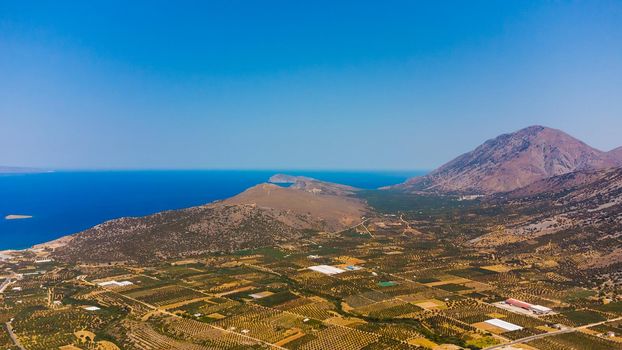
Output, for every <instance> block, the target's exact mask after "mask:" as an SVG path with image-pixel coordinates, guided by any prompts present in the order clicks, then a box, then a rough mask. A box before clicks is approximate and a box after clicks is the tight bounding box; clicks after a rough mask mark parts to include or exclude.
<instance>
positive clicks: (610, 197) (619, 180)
mask: <svg viewBox="0 0 622 350" xmlns="http://www.w3.org/2000/svg"><path fill="white" fill-rule="evenodd" d="M483 205H484V206H489V207H496V208H502V209H503V211H504V213H505V214H506V215H505V221H506V224H505V227H504V229H503V230H494V231H493V232H491V233H489V234H487V235H485V236H483V237H480V238H478V239H477V240H475V241H474V242H473V243H474V244H476V245H479V246H482V247H491V246H501V245H507V244H512V243H517V242H532V243H530V244H535V243H533V242H535V241H534V240H538V239H540V240H542V241H543V242H544V241H546V242H554V243H555V244H556V245H561V246H563V248H564V249H566V250H568V249H574V250H579V251H584V252H589V253H590V254H591V255H590V256H589V258H586V259H585V260H586V261H585V262H583V263H584V264H585V265H588V266H598V265H602V266H604V265H607V264H610V263H612V262H615V261H617V262H622V168H608V169H601V170H591V171H577V172H572V173H568V174H563V175H558V176H554V177H550V178H547V179H543V180H540V181H536V182H534V183H532V184H530V185H528V186H526V187H523V188H520V189H517V190H514V191H511V192H508V193H503V194H498V195H496V196H493V197H492V198H490V199H489V200H488V201H486V202H484V204H483ZM507 214H511V215H507ZM611 259H615V261H611Z"/></svg>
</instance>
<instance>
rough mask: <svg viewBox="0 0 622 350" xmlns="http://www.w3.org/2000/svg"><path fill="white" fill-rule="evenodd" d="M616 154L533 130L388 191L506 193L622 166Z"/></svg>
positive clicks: (538, 128)
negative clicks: (559, 177) (574, 174)
mask: <svg viewBox="0 0 622 350" xmlns="http://www.w3.org/2000/svg"><path fill="white" fill-rule="evenodd" d="M620 153H622V151H619V150H614V151H612V152H602V151H599V150H597V149H594V148H592V147H590V146H588V145H587V144H585V143H583V142H581V141H579V140H577V139H575V138H573V137H572V136H570V135H568V134H566V133H564V132H562V131H560V130H556V129H550V128H546V127H543V126H531V127H528V128H525V129H522V130H519V131H517V132H514V133H510V134H503V135H501V136H498V137H496V138H494V139H491V140H488V141H486V142H485V143H484V144H482V145H480V146H479V147H477V148H476V149H475V150H473V151H471V152H468V153H465V154H463V155H461V156H459V157H457V158H455V159H454V160H452V161H450V162H449V163H447V164H445V165H443V166H441V167H440V168H438V169H436V170H434V171H433V172H431V173H430V174H428V175H426V176H422V177H416V178H412V179H409V180H408V181H406V182H405V183H403V184H400V185H397V186H393V187H392V188H393V189H399V190H404V191H409V192H417V191H425V192H450V193H451V192H454V193H469V194H490V193H496V192H505V191H511V190H514V189H517V188H521V187H524V186H526V185H528V184H530V183H533V182H535V181H538V180H541V179H544V178H548V177H551V176H556V175H562V174H566V173H569V172H573V171H580V170H589V169H602V168H607V167H613V166H618V165H622V156H620V155H619V154H620Z"/></svg>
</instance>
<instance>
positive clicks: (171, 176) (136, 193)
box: [0, 170, 423, 250]
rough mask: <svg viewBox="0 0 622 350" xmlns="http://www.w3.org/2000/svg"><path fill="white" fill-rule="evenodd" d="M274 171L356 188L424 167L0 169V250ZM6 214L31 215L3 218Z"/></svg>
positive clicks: (220, 194)
mask: <svg viewBox="0 0 622 350" xmlns="http://www.w3.org/2000/svg"><path fill="white" fill-rule="evenodd" d="M279 172H281V173H286V174H291V175H305V176H310V177H314V178H317V179H320V180H325V181H331V182H337V183H342V184H347V185H351V186H355V187H360V188H377V187H380V186H385V185H391V184H396V183H400V182H402V181H404V180H405V179H406V178H408V177H411V176H414V175H420V174H422V173H423V172H416V171H413V172H341V171H340V172H336V171H335V172H332V171H321V172H320V171H229V170H227V171H225V170H223V171H213V170H210V171H97V172H94V171H90V172H54V173H45V174H25V175H0V250H3V249H22V248H27V247H30V246H32V245H33V244H37V243H42V242H46V241H49V240H52V239H55V238H58V237H61V236H64V235H67V234H71V233H75V232H79V231H82V230H84V229H87V228H89V227H91V226H94V225H97V224H99V223H101V222H103V221H106V220H110V219H114V218H118V217H123V216H142V215H148V214H152V213H155V212H158V211H162V210H168V209H179V208H186V207H191V206H195V205H200V204H205V203H208V202H212V201H214V200H217V199H224V198H227V197H230V196H233V195H235V194H237V193H239V192H241V191H243V190H244V189H246V188H248V187H250V186H253V185H256V184H258V183H261V182H265V181H267V180H268V178H270V176H272V175H274V174H275V173H279ZM10 214H21V215H32V216H33V218H31V219H23V220H5V219H4V217H5V216H6V215H10Z"/></svg>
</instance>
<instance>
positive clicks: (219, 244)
mask: <svg viewBox="0 0 622 350" xmlns="http://www.w3.org/2000/svg"><path fill="white" fill-rule="evenodd" d="M305 181H310V180H303V179H301V180H297V182H300V183H301V184H300V187H302V188H303V189H299V188H291V187H289V188H286V187H280V186H278V185H275V184H267V183H266V184H260V185H257V186H254V187H251V188H250V189H248V190H246V191H244V192H242V193H241V194H239V195H237V196H235V197H232V198H229V199H227V200H224V201H219V202H214V203H211V204H207V205H204V206H198V207H193V208H188V209H182V210H173V211H166V212H161V213H157V214H153V215H149V216H145V217H137V218H121V219H116V220H111V221H108V222H105V223H103V224H100V225H97V226H95V227H93V228H91V229H88V230H86V231H83V232H80V233H77V234H74V235H72V236H68V237H63V238H61V239H60V240H57V241H55V242H50V243H49V244H47V245H43V246H40V248H41V247H45V246H48V247H54V249H55V251H54V256H55V257H56V258H57V259H60V260H65V261H85V262H109V261H138V262H144V261H156V260H165V259H171V258H184V257H191V256H196V255H199V254H201V253H206V252H217V251H234V250H239V249H246V248H257V247H264V246H274V245H278V244H283V243H291V242H292V241H295V240H296V239H299V238H302V237H304V236H306V235H310V234H312V233H313V232H318V231H333V230H340V229H343V228H346V227H348V226H349V225H352V224H353V223H357V222H360V220H361V217H362V216H363V215H365V213H366V211H367V207H366V205H365V203H364V202H363V201H361V200H359V199H356V198H354V197H352V196H350V194H351V193H344V194H343V195H336V194H328V193H324V192H322V191H319V192H318V191H314V190H313V189H314V187H313V185H312V184H311V183H306V184H302V183H303V182H305ZM312 182H313V183H316V184H319V185H321V186H322V187H324V188H326V189H330V188H332V187H333V185H331V184H328V183H322V182H320V181H317V180H313V181H312ZM335 186H336V188H341V186H340V185H335Z"/></svg>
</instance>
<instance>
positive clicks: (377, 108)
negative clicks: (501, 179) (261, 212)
mask: <svg viewBox="0 0 622 350" xmlns="http://www.w3.org/2000/svg"><path fill="white" fill-rule="evenodd" d="M532 124H543V125H546V126H550V127H555V128H559V129H563V130H565V131H566V132H568V133H570V134H571V135H573V136H576V137H578V138H580V139H582V140H584V141H586V142H587V143H589V144H591V145H593V146H595V147H597V148H599V149H602V150H609V149H612V148H614V147H616V146H620V145H622V136H621V135H622V1H523V0H520V1H509V0H507V1H505V0H504V1H437V0H435V1H414V0H409V1H374V2H371V1H363V0H356V1H334V0H330V1H321V0H313V1H291V0H284V1H271V0H261V1H251V0H248V1H236V0H223V1H196V2H187V1H186V2H185V1H162V2H160V1H153V0H150V1H144V2H141V1H112V0H106V1H62V0H55V1H27V0H16V1H12V0H2V1H0V164H2V165H15V166H18V165H19V166H36V167H52V168H236V169H240V168H245V169H252V168H264V169H265V168H272V169H294V168H298V169H430V168H433V167H435V166H437V165H440V164H442V163H444V162H446V161H448V160H449V159H451V158H453V157H455V156H457V155H458V154H460V153H463V152H465V151H468V150H470V149H471V148H473V147H475V146H477V145H478V144H480V143H481V142H483V141H484V140H486V139H488V138H491V137H494V136H496V135H498V134H500V133H503V132H510V131H514V130H517V129H520V128H522V127H525V126H528V125H532Z"/></svg>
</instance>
